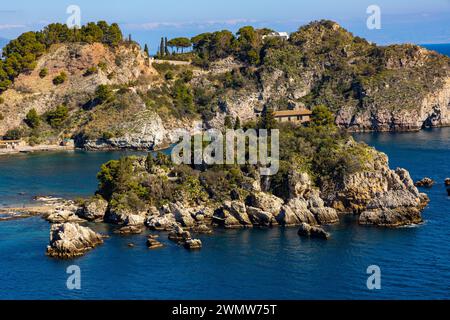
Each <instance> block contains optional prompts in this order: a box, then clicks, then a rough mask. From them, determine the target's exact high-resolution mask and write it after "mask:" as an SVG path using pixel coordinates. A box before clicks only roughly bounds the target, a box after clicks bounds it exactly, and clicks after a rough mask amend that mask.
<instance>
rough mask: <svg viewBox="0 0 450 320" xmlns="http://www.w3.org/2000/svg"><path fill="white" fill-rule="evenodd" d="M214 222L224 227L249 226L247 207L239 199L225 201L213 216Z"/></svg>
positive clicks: (250, 223)
mask: <svg viewBox="0 0 450 320" xmlns="http://www.w3.org/2000/svg"><path fill="white" fill-rule="evenodd" d="M213 220H214V222H216V223H217V224H219V225H220V226H223V227H224V228H226V229H236V228H251V227H252V226H253V225H252V222H251V221H250V218H249V216H248V214H247V208H246V206H245V204H244V203H243V202H241V201H225V202H224V204H223V206H222V207H221V208H220V209H218V210H217V211H216V212H215V213H214V216H213Z"/></svg>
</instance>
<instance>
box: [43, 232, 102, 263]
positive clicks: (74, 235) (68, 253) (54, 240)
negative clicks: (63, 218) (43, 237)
mask: <svg viewBox="0 0 450 320" xmlns="http://www.w3.org/2000/svg"><path fill="white" fill-rule="evenodd" d="M102 243H103V239H102V236H101V235H100V234H98V233H95V232H94V231H92V230H91V229H89V228H86V227H82V226H80V225H78V224H75V223H64V224H54V225H52V227H51V230H50V244H49V246H48V247H47V255H48V256H50V257H54V258H61V259H71V258H74V257H77V256H81V255H83V254H85V253H86V252H87V251H89V250H91V249H93V248H95V247H96V246H98V245H100V244H102Z"/></svg>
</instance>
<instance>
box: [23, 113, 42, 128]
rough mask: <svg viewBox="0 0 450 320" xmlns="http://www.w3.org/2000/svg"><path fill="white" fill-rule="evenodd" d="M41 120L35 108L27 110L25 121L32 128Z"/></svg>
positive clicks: (37, 125)
mask: <svg viewBox="0 0 450 320" xmlns="http://www.w3.org/2000/svg"><path fill="white" fill-rule="evenodd" d="M40 122H41V118H40V117H39V115H38V113H37V111H36V109H31V110H30V111H28V113H27V115H26V118H25V123H26V124H27V125H28V126H29V127H30V128H32V129H34V128H37V127H39V124H40Z"/></svg>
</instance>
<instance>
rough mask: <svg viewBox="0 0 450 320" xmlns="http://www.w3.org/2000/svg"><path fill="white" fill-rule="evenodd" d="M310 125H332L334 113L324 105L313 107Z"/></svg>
mask: <svg viewBox="0 0 450 320" xmlns="http://www.w3.org/2000/svg"><path fill="white" fill-rule="evenodd" d="M311 120H312V121H311V125H312V126H315V127H327V126H332V125H334V115H333V113H332V112H331V111H330V110H329V109H328V107H327V106H325V105H318V106H316V107H314V108H313V110H312V116H311Z"/></svg>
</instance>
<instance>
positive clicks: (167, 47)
mask: <svg viewBox="0 0 450 320" xmlns="http://www.w3.org/2000/svg"><path fill="white" fill-rule="evenodd" d="M164 54H165V55H169V46H168V41H167V37H165V38H164Z"/></svg>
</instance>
